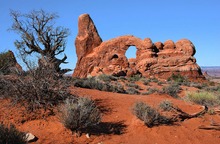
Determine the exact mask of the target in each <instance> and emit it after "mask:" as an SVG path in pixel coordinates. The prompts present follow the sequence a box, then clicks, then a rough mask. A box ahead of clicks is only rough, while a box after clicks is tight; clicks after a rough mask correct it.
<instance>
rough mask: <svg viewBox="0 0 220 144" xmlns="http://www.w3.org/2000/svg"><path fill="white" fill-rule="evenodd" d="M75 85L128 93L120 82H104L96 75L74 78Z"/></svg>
mask: <svg viewBox="0 0 220 144" xmlns="http://www.w3.org/2000/svg"><path fill="white" fill-rule="evenodd" d="M73 85H74V86H76V87H81V88H88V89H97V90H101V91H108V92H117V93H126V92H125V90H124V88H123V86H122V85H121V84H120V83H116V84H111V83H110V82H108V81H107V82H102V81H99V80H97V79H96V78H95V77H91V78H82V79H78V78H77V79H74V80H73Z"/></svg>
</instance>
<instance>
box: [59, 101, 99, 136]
mask: <svg viewBox="0 0 220 144" xmlns="http://www.w3.org/2000/svg"><path fill="white" fill-rule="evenodd" d="M60 112H61V116H60V119H61V122H62V123H63V124H64V126H65V127H66V128H68V129H70V130H71V131H73V132H76V133H82V132H88V130H89V128H91V127H94V126H96V125H98V124H99V123H100V121H101V113H100V111H99V109H98V107H97V106H96V105H95V103H94V101H92V100H91V99H89V98H83V97H81V98H76V99H67V100H66V101H65V104H64V105H62V106H61V107H60Z"/></svg>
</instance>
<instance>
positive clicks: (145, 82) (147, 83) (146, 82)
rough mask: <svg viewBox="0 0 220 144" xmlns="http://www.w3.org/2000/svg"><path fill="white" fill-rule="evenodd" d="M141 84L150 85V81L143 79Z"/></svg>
mask: <svg viewBox="0 0 220 144" xmlns="http://www.w3.org/2000/svg"><path fill="white" fill-rule="evenodd" d="M142 82H143V84H144V85H149V83H150V82H151V81H150V79H146V78H144V79H142Z"/></svg>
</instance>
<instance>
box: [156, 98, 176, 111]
mask: <svg viewBox="0 0 220 144" xmlns="http://www.w3.org/2000/svg"><path fill="white" fill-rule="evenodd" d="M172 107H173V104H172V102H170V101H169V100H164V101H162V102H161V103H160V104H159V108H161V109H162V110H164V111H170V110H171V109H172Z"/></svg>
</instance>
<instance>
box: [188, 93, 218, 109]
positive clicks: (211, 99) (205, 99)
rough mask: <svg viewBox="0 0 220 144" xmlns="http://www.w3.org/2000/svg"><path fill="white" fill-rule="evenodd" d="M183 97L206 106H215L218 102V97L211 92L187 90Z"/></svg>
mask: <svg viewBox="0 0 220 144" xmlns="http://www.w3.org/2000/svg"><path fill="white" fill-rule="evenodd" d="M185 99H186V100H188V101H192V102H194V103H197V104H200V105H206V106H216V105H219V104H220V97H219V96H217V95H215V94H213V93H211V92H189V93H187V95H186V97H185Z"/></svg>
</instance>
